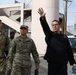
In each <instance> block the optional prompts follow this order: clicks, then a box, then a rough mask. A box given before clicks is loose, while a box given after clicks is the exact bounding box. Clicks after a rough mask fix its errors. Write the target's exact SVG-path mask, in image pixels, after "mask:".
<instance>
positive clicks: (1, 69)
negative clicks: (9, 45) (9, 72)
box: [0, 58, 6, 75]
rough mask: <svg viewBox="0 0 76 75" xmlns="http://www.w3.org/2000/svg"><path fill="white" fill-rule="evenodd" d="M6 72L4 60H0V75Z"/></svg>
mask: <svg viewBox="0 0 76 75" xmlns="http://www.w3.org/2000/svg"><path fill="white" fill-rule="evenodd" d="M5 71H6V59H5V58H2V59H0V75H5Z"/></svg>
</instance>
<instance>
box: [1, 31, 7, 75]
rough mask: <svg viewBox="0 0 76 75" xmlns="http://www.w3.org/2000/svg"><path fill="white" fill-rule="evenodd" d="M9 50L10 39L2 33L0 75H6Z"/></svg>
mask: <svg viewBox="0 0 76 75" xmlns="http://www.w3.org/2000/svg"><path fill="white" fill-rule="evenodd" d="M7 50H8V37H7V36H5V34H4V32H0V75H5V70H6V55H7V52H8V51H7Z"/></svg>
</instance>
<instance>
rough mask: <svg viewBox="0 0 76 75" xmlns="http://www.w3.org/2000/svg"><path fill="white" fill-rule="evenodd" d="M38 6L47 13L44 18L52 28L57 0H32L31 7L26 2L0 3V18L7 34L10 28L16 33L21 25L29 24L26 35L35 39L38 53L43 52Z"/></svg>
mask: <svg viewBox="0 0 76 75" xmlns="http://www.w3.org/2000/svg"><path fill="white" fill-rule="evenodd" d="M40 7H42V8H43V9H44V11H45V12H46V13H47V14H46V18H47V21H48V24H49V27H50V29H52V28H51V21H52V20H53V19H57V20H59V0H48V1H47V0H38V1H37V0H32V6H31V7H30V6H26V3H15V4H9V5H0V19H1V20H2V22H3V23H4V26H5V29H4V30H6V32H7V33H8V34H9V32H10V30H11V29H14V30H16V33H17V35H18V33H19V32H20V31H19V28H20V26H21V25H27V26H29V32H28V36H29V37H31V38H32V39H33V40H34V41H35V43H36V46H37V50H38V52H39V54H45V52H46V43H45V40H44V39H45V35H44V33H43V30H42V28H41V25H40V22H39V14H38V8H40Z"/></svg>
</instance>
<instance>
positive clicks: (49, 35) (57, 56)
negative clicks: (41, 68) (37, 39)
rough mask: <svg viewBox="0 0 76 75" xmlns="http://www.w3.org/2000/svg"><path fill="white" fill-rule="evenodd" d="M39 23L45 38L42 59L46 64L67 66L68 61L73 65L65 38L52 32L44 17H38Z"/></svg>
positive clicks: (72, 58)
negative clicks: (44, 49) (45, 46)
mask: <svg viewBox="0 0 76 75" xmlns="http://www.w3.org/2000/svg"><path fill="white" fill-rule="evenodd" d="M40 23H41V25H42V28H43V31H44V34H45V36H46V37H45V41H46V43H47V50H46V54H45V56H44V59H45V60H47V61H48V62H56V63H62V64H67V62H68V61H69V62H70V64H71V65H72V64H74V63H75V60H74V56H73V52H72V48H71V46H70V43H69V41H68V38H67V36H66V35H64V34H58V33H56V32H52V31H51V30H50V28H49V26H48V24H47V22H46V18H45V17H40Z"/></svg>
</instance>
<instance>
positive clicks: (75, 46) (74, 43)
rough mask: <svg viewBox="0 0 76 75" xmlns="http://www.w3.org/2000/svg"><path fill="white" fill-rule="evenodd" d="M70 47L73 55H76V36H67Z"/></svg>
mask: <svg viewBox="0 0 76 75" xmlns="http://www.w3.org/2000/svg"><path fill="white" fill-rule="evenodd" d="M68 38H69V42H70V45H71V47H72V50H73V52H74V53H76V36H68Z"/></svg>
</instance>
